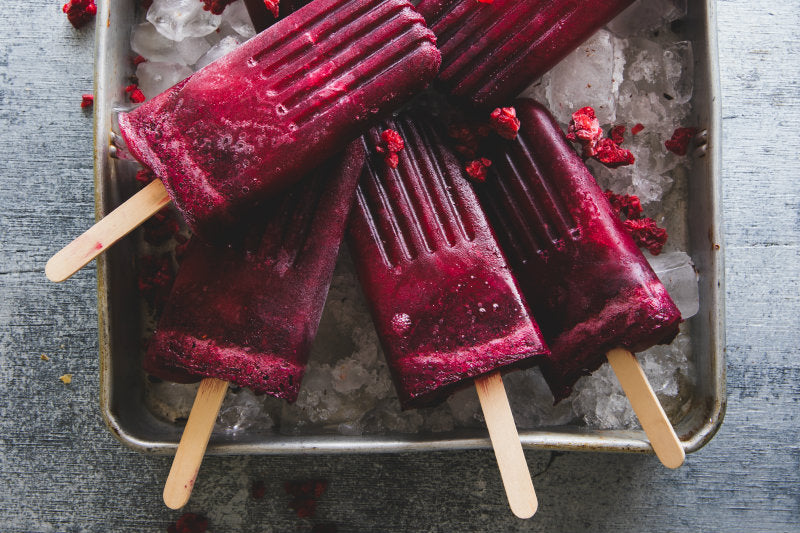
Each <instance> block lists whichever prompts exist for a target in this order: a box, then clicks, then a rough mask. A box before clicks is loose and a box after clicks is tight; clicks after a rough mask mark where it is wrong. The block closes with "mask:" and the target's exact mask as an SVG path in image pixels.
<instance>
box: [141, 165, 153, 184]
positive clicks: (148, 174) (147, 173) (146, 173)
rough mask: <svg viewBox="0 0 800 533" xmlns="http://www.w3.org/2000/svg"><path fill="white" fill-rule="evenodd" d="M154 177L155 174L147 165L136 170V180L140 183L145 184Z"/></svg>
mask: <svg viewBox="0 0 800 533" xmlns="http://www.w3.org/2000/svg"><path fill="white" fill-rule="evenodd" d="M154 179H156V175H155V174H154V173H153V171H152V170H150V169H149V168H147V167H144V168H140V169H139V170H137V171H136V181H138V182H139V183H141V184H142V185H147V184H148V183H150V182H151V181H153V180H154Z"/></svg>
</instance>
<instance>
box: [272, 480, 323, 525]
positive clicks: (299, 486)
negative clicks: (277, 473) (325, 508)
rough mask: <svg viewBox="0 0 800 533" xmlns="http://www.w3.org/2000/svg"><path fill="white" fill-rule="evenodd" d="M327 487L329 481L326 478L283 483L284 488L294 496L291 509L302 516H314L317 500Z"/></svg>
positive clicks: (290, 505) (290, 503) (290, 504)
mask: <svg viewBox="0 0 800 533" xmlns="http://www.w3.org/2000/svg"><path fill="white" fill-rule="evenodd" d="M327 488H328V482H327V481H324V480H307V481H287V482H285V483H284V484H283V490H285V491H286V493H287V494H289V495H290V496H292V500H291V501H290V502H289V509H292V510H293V511H294V512H295V513H297V516H298V517H300V518H310V517H312V516H314V512H315V511H316V509H317V500H318V499H319V498H320V497H321V496H322V494H323V493H324V492H325V490H326V489H327Z"/></svg>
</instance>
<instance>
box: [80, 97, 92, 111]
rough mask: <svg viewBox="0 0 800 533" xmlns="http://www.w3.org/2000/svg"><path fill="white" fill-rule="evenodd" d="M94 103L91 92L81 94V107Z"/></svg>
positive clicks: (90, 105)
mask: <svg viewBox="0 0 800 533" xmlns="http://www.w3.org/2000/svg"><path fill="white" fill-rule="evenodd" d="M93 105H94V95H93V94H82V95H81V107H82V108H84V109H85V108H87V107H92V106H93Z"/></svg>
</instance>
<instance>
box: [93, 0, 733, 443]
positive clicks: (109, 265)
mask: <svg viewBox="0 0 800 533" xmlns="http://www.w3.org/2000/svg"><path fill="white" fill-rule="evenodd" d="M135 4H136V2H135V1H134V0H123V1H118V2H111V1H110V0H107V1H104V2H102V3H100V5H99V13H98V16H97V33H96V40H97V41H96V53H95V58H96V62H97V65H96V72H95V115H94V117H95V118H94V135H95V143H94V146H95V153H94V168H95V191H96V195H95V210H96V214H97V217H98V218H101V217H103V216H105V215H106V214H107V213H109V212H110V211H111V210H112V209H114V208H115V207H116V206H118V205H119V204H120V203H121V202H122V201H124V200H125V199H126V198H128V197H129V196H131V195H132V194H133V193H134V192H135V191H136V184H135V180H133V179H132V176H131V175H130V173H128V175H125V173H124V172H122V171H120V170H119V168H118V167H119V166H120V165H117V164H116V163H115V162H114V160H112V159H111V158H110V154H109V152H110V148H109V137H110V133H111V129H112V128H111V126H112V120H113V115H114V113H113V108H112V105H113V103H114V102H122V101H124V96H125V95H124V93H123V91H124V89H123V88H124V87H125V86H126V85H127V84H128V77H129V76H130V75H131V73H132V67H131V62H130V50H129V44H128V43H129V35H130V29H131V27H132V24H133V22H134V16H135ZM715 6H716V3H715V1H714V0H705V1H704V2H689V15H688V18H687V19H686V20H685V21H684V25H683V26H682V29H681V33H682V34H683V36H685V37H686V38H687V39H689V40H691V41H692V43H693V47H694V51H695V65H694V73H695V74H694V75H695V83H694V87H695V90H694V96H693V106H692V107H693V111H692V117H691V118H692V120H693V122H694V123H695V124H699V125H701V127H703V128H704V129H705V130H706V136H705V137H706V142H705V144H704V145H702V144H701V146H699V147H698V148H697V150H696V151H695V153H694V154H693V156H694V161H693V163H692V173H691V175H690V176H689V179H688V219H689V220H690V221H691V224H690V226H689V230H688V233H689V236H688V237H689V239H688V240H689V253H690V255H691V257H692V259H693V260H694V263H695V266H696V268H697V270H698V272H699V276H700V277H699V293H700V311H699V313H698V314H697V315H695V316H694V317H693V318H691V319H690V328H691V340H692V352H693V358H694V366H695V369H696V376H695V387H694V392H693V395H694V396H693V398H691V404H690V405H691V407H690V409H689V410H688V412H687V413H686V414H685V416H683V418H682V419H681V420H680V421H679V422H678V423H677V424H676V431H677V434H678V436H679V437H680V439H681V443H682V445H683V447H684V449H685V451H686V452H693V451H695V450H698V449H699V448H701V447H702V446H703V445H705V444H706V443H707V442H708V441H709V440H710V439H711V438H712V437H713V436H714V434H715V433H716V431H717V429H718V428H719V426H720V424H721V422H722V418H723V415H724V412H725V404H726V396H725V394H726V393H725V359H724V354H725V339H724V308H723V304H724V302H723V298H724V286H723V282H724V265H723V245H722V228H721V206H720V198H721V193H720V139H721V137H722V129H721V124H720V101H719V94H720V90H719V80H718V72H717V71H718V66H717V42H716V14H715V10H716V7H715ZM132 241H133V239H123V240H122V241H120V242H119V243H118V244H117V245H116V246H114V247H113V248H112V249H111V250H110V251H108V252H107V253H106V254H105V255H104V256H101V257H100V258H99V260H98V263H97V269H98V275H97V279H98V318H99V345H100V408H101V411H102V415H103V417H104V419H105V422H106V424H107V425H108V428H109V429H110V430H111V432H112V433H113V434H114V435H115V436H116V437H117V438H118V439H119V440H120V441H122V442H123V443H124V444H126V445H128V446H130V447H131V448H133V449H136V450H139V451H143V452H151V453H161V454H169V453H173V452H174V450H175V448H176V446H177V442H178V440H179V438H180V434H181V431H182V426H181V425H180V424H175V423H168V422H165V421H164V420H162V419H160V418H158V417H156V416H155V415H153V414H152V413H151V412H150V411H149V410H148V409H147V407H146V406H145V403H144V387H145V383H144V379H143V376H142V372H141V354H140V351H141V350H140V336H141V329H140V323H139V321H140V320H141V318H140V316H141V313H140V312H139V306H138V302H139V297H138V293H137V288H136V279H135V275H134V274H133V272H134V269H133V264H134V255H135V252H136V250H135V245H134V243H133V242H132ZM520 437H521V439H522V442H523V445H524V446H525V447H526V448H531V449H533V448H537V449H551V450H584V451H609V452H612V451H613V452H640V453H652V448H651V447H650V445H649V443H648V441H647V438H646V437H645V435H644V433H643V432H642V431H638V430H598V429H592V428H588V427H582V426H578V425H568V426H560V427H552V428H542V429H534V430H520ZM490 446H491V445H490V442H489V439H488V435H487V433H486V431H485V430H480V429H456V430H453V431H450V432H447V433H433V434H414V435H408V434H385V435H362V436H345V435H332V434H319V435H303V436H292V435H284V434H279V433H276V432H275V431H274V430H272V429H264V430H261V431H259V429H258V428H257V427H252V428H249V429H248V430H247V431H244V432H240V433H236V434H225V433H221V434H217V433H215V434H214V435H213V436H212V438H211V442H210V443H209V447H208V452H209V453H213V454H289V453H367V452H406V451H420V452H422V451H431V450H442V449H465V448H488V447H490Z"/></svg>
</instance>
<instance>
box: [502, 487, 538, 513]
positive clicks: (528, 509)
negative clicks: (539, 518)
mask: <svg viewBox="0 0 800 533" xmlns="http://www.w3.org/2000/svg"><path fill="white" fill-rule="evenodd" d="M508 504H509V506H510V507H511V512H512V513H514V516H516V517H517V518H522V519H528V518H530V517H532V516H533V515H535V514H536V511H537V510H538V509H539V500H538V499H537V498H536V493H535V492H533V491H531V492H530V493H528V494H527V498H525V499H524V500H522V499H520V500H517V501H512V500H509V502H508Z"/></svg>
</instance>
